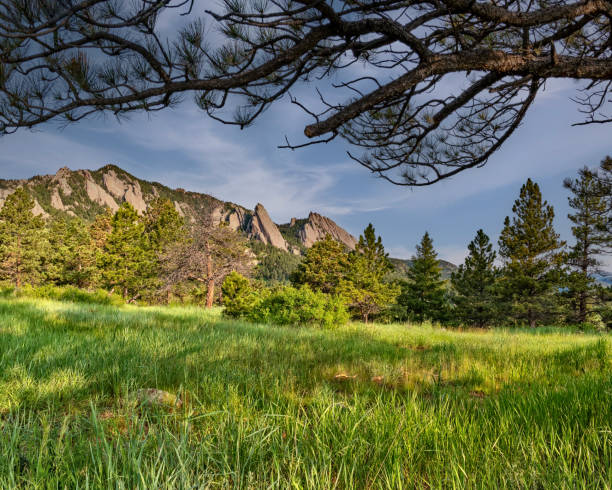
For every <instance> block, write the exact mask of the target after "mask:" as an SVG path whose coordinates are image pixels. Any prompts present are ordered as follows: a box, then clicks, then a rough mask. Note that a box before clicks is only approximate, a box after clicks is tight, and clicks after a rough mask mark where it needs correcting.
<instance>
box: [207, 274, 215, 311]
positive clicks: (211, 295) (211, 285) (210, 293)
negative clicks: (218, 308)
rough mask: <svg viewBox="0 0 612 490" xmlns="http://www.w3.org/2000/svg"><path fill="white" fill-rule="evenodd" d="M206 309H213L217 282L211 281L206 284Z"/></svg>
mask: <svg viewBox="0 0 612 490" xmlns="http://www.w3.org/2000/svg"><path fill="white" fill-rule="evenodd" d="M206 288H207V291H206V308H211V307H212V305H213V301H214V299H215V280H214V279H212V278H211V279H209V280H208V282H207V283H206Z"/></svg>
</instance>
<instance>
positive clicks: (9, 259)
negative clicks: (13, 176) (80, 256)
mask: <svg viewBox="0 0 612 490" xmlns="http://www.w3.org/2000/svg"><path fill="white" fill-rule="evenodd" d="M33 209H34V200H33V199H32V197H30V195H29V194H28V193H27V192H26V191H25V190H24V189H23V188H21V187H20V188H18V189H17V190H16V191H15V192H13V193H12V194H10V195H9V196H8V197H7V198H6V201H5V203H4V206H3V207H2V210H0V277H1V278H2V279H5V280H10V281H11V282H12V283H13V284H14V285H15V287H16V288H20V287H21V286H22V285H23V283H24V282H30V283H36V282H38V281H39V279H40V278H41V274H42V268H43V267H42V262H43V258H44V250H45V242H46V236H45V230H44V221H43V219H42V218H41V217H40V216H34V214H33V213H32V210H33Z"/></svg>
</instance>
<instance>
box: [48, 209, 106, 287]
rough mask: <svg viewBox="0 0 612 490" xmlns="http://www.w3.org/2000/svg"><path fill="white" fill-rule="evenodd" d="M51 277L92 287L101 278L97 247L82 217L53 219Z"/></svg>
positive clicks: (51, 231)
mask: <svg viewBox="0 0 612 490" xmlns="http://www.w3.org/2000/svg"><path fill="white" fill-rule="evenodd" d="M49 245H50V246H49V261H48V262H49V263H48V266H47V279H48V280H49V281H51V282H53V283H55V284H59V285H63V284H70V285H73V286H77V287H79V288H88V287H91V286H92V285H93V284H94V283H95V282H96V279H97V267H96V248H95V246H94V242H93V239H92V237H91V233H90V228H89V227H88V226H87V225H86V224H85V223H84V222H83V221H82V220H80V219H78V218H56V219H54V220H52V221H51V222H50V223H49Z"/></svg>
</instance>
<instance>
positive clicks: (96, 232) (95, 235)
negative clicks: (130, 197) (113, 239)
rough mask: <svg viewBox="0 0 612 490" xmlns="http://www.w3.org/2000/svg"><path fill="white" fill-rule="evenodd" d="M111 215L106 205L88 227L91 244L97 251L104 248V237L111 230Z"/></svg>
mask: <svg viewBox="0 0 612 490" xmlns="http://www.w3.org/2000/svg"><path fill="white" fill-rule="evenodd" d="M113 215H114V213H113V212H112V211H111V209H110V208H108V207H107V208H106V209H105V211H104V212H103V213H102V214H99V215H97V216H96V218H95V219H94V221H93V223H92V224H91V226H90V227H89V234H90V235H91V238H92V240H93V245H94V247H95V248H96V250H97V251H102V250H103V249H104V244H105V243H106V239H107V238H108V235H110V232H111V231H112V230H113V225H112V220H113Z"/></svg>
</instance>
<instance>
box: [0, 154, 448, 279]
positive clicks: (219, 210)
mask: <svg viewBox="0 0 612 490" xmlns="http://www.w3.org/2000/svg"><path fill="white" fill-rule="evenodd" d="M18 187H23V188H25V189H26V190H28V191H29V193H30V194H31V195H32V197H33V198H34V202H35V205H34V210H33V211H34V213H35V214H37V215H42V216H45V217H47V216H50V215H62V214H67V215H70V216H76V217H79V218H82V219H84V220H87V221H91V220H93V219H94V217H95V216H96V215H97V214H100V213H102V212H103V211H104V209H105V208H106V207H108V208H110V209H111V210H112V211H115V210H117V209H118V208H119V206H120V205H121V203H122V202H125V201H127V202H129V203H130V204H131V205H132V206H133V207H134V208H135V209H136V211H137V212H138V213H143V212H144V211H145V210H146V209H147V206H148V203H150V202H151V201H152V200H153V199H155V198H157V197H162V198H167V199H169V200H170V201H172V203H173V204H174V207H175V208H176V210H177V212H178V213H179V214H180V215H181V216H183V217H185V219H187V220H188V221H192V222H194V221H196V220H198V219H201V218H203V217H211V218H212V219H213V220H215V221H217V222H225V223H226V224H227V226H229V227H230V228H231V229H233V230H236V231H242V232H243V233H245V234H246V235H247V236H248V237H249V238H251V239H253V240H256V241H259V242H262V243H263V244H265V245H270V246H273V247H275V248H277V249H280V250H282V251H284V252H287V253H292V254H295V255H301V254H303V253H304V251H305V250H306V249H308V248H310V247H311V246H312V245H313V244H314V243H315V242H316V241H317V240H319V239H321V238H323V237H325V235H326V234H330V235H331V236H332V237H333V238H334V239H335V240H337V241H338V242H340V243H342V244H344V245H345V246H346V247H348V248H350V249H354V248H355V245H356V243H357V240H356V239H355V237H354V236H353V235H351V234H350V233H349V232H347V231H346V230H345V229H344V228H342V227H340V226H339V225H338V224H336V223H335V222H334V221H333V220H331V219H330V218H327V217H325V216H322V215H320V214H318V213H316V212H311V213H310V214H309V215H308V217H307V218H301V219H300V218H293V219H291V221H290V222H289V223H284V224H276V223H274V222H273V221H272V219H271V218H270V215H269V214H268V212H267V211H266V209H265V207H264V206H263V204H257V205H256V206H255V208H254V209H252V210H251V209H248V208H246V207H244V206H241V205H239V204H235V203H233V202H229V201H222V200H219V199H217V198H215V197H213V196H211V195H208V194H203V193H199V192H191V191H187V190H185V189H180V188H179V189H171V188H169V187H167V186H165V185H163V184H161V183H159V182H150V181H147V180H143V179H139V178H137V177H135V176H133V175H131V174H130V173H128V172H126V171H125V170H123V169H121V168H119V167H118V166H116V165H105V166H103V167H101V168H99V169H98V170H70V169H69V168H67V167H63V168H60V169H59V170H58V171H57V172H56V173H55V174H54V175H38V176H35V177H32V178H30V179H19V180H0V207H1V206H2V205H3V204H4V201H5V200H6V197H7V196H8V195H10V194H11V193H12V192H13V191H14V190H15V189H16V188H18ZM393 263H394V265H395V267H396V272H397V273H398V274H400V275H404V273H405V270H406V268H407V267H408V266H409V263H410V261H406V260H401V259H393ZM441 266H442V272H443V276H445V277H448V276H449V275H450V273H451V272H452V270H454V269H455V268H456V266H455V265H453V264H451V263H450V262H446V261H441Z"/></svg>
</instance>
